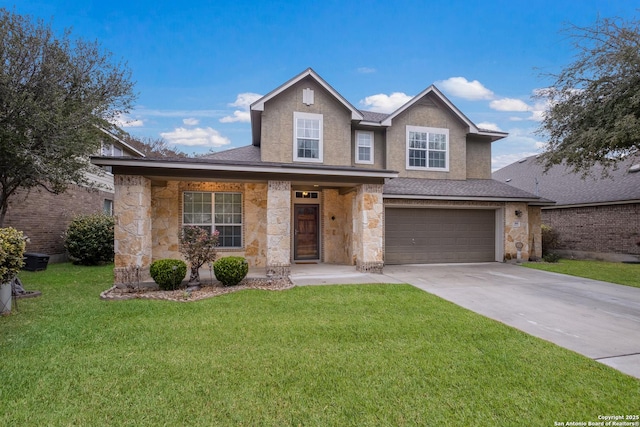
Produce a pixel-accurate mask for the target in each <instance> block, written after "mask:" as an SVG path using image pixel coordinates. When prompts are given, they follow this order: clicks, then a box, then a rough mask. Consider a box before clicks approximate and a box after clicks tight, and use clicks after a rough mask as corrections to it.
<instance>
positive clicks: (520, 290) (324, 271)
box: [291, 263, 640, 378]
mask: <svg viewBox="0 0 640 427" xmlns="http://www.w3.org/2000/svg"><path fill="white" fill-rule="evenodd" d="M291 280H292V281H293V283H295V284H296V285H298V286H303V285H313V284H341V283H342V284H346V283H408V284H411V285H413V286H415V287H417V288H419V289H422V290H424V291H426V292H429V293H432V294H434V295H437V296H439V297H441V298H443V299H446V300H448V301H451V302H453V303H455V304H457V305H459V306H461V307H464V308H467V309H469V310H472V311H474V312H476V313H479V314H482V315H484V316H486V317H489V318H492V319H495V320H498V321H500V322H502V323H505V324H507V325H509V326H513V327H515V328H517V329H520V330H522V331H524V332H527V333H529V334H531V335H534V336H536V337H539V338H542V339H545V340H547V341H550V342H552V343H555V344H557V345H559V346H561V347H564V348H567V349H570V350H573V351H575V352H577V353H580V354H582V355H584V356H587V357H589V358H591V359H594V360H597V361H598V362H601V363H604V364H606V365H609V366H611V367H613V368H615V369H618V370H620V371H622V372H624V373H626V374H629V375H632V376H634V377H636V378H640V288H633V287H629V286H622V285H615V284H611V283H606V282H599V281H595V280H589V279H583V278H579V277H572V276H566V275H562V274H555V273H548V272H544V271H538V270H533V269H528V268H526V267H522V266H517V265H511V264H502V263H483V264H446V265H444V264H438V265H401V266H400V265H399V266H386V267H385V269H384V274H382V275H380V274H363V273H358V272H356V271H354V268H353V267H350V266H339V265H329V264H319V265H298V266H294V267H293V268H292V274H291Z"/></svg>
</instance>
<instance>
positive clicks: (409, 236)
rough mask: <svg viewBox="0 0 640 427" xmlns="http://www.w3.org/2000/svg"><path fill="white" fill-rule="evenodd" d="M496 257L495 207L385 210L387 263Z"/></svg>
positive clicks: (482, 259)
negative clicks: (485, 208)
mask: <svg viewBox="0 0 640 427" xmlns="http://www.w3.org/2000/svg"><path fill="white" fill-rule="evenodd" d="M494 260H495V211H494V210H480V209H468V210H466V209H424V208H387V209H386V210H385V263H386V264H408V263H442V262H484V261H494Z"/></svg>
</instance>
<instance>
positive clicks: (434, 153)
mask: <svg viewBox="0 0 640 427" xmlns="http://www.w3.org/2000/svg"><path fill="white" fill-rule="evenodd" d="M407 169H426V170H439V171H448V170H449V129H440V128H429V127H421V126H407Z"/></svg>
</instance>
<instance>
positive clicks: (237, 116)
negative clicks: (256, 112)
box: [220, 110, 251, 123]
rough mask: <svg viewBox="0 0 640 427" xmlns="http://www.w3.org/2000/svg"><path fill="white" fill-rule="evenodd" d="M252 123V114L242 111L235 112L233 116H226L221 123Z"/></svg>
mask: <svg viewBox="0 0 640 427" xmlns="http://www.w3.org/2000/svg"><path fill="white" fill-rule="evenodd" d="M233 122H240V123H250V122H251V114H249V112H248V111H240V110H236V111H234V112H233V116H224V117H223V118H221V119H220V123H233Z"/></svg>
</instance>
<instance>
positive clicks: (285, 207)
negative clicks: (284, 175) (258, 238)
mask: <svg viewBox="0 0 640 427" xmlns="http://www.w3.org/2000/svg"><path fill="white" fill-rule="evenodd" d="M290 273H291V182H289V181H269V184H268V186H267V277H285V276H288V275H289V274H290Z"/></svg>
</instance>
